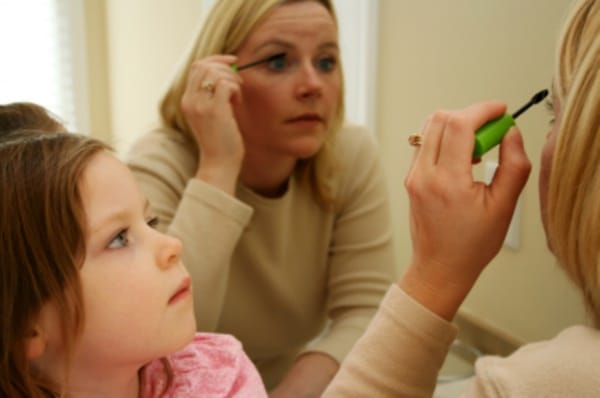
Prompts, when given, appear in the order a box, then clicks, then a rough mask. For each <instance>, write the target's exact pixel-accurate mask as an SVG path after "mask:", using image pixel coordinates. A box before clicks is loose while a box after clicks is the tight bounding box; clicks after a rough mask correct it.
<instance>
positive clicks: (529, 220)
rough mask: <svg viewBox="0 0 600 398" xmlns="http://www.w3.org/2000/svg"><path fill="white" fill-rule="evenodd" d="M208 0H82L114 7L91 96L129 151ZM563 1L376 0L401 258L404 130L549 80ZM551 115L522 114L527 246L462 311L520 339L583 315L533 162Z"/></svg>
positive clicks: (507, 256)
mask: <svg viewBox="0 0 600 398" xmlns="http://www.w3.org/2000/svg"><path fill="white" fill-rule="evenodd" d="M365 1H368V0H365ZM201 3H202V2H201V1H200V0H178V1H177V4H176V5H175V4H174V3H173V2H165V1H162V0H128V1H119V0H98V2H87V3H86V4H93V5H91V7H93V8H94V9H95V11H94V12H93V13H90V12H89V10H88V16H89V17H90V18H93V19H94V18H95V19H98V18H102V17H103V16H106V20H105V23H104V25H103V24H102V23H100V22H98V21H96V22H95V25H94V26H96V27H95V30H94V31H93V32H95V33H94V34H95V36H94V37H95V39H94V42H93V43H91V45H92V46H100V51H101V53H100V54H102V48H104V52H105V54H104V55H103V56H102V55H100V56H99V58H98V59H96V60H95V61H94V63H97V65H95V71H92V72H91V73H92V79H94V78H97V79H98V80H97V81H95V83H93V84H94V87H95V91H93V92H92V95H94V94H93V93H94V92H95V93H96V94H97V95H99V97H98V98H96V100H95V101H94V102H93V103H92V105H93V106H95V108H94V109H92V120H93V121H94V120H95V124H94V126H93V129H94V131H105V130H106V129H108V130H109V132H110V133H111V134H112V136H113V137H116V145H117V147H118V148H119V149H120V150H121V151H124V150H125V149H126V148H127V147H128V146H129V145H130V143H131V142H132V140H134V139H135V137H136V136H137V135H139V134H141V133H143V132H144V131H146V130H147V129H148V127H149V126H150V125H151V124H152V123H153V122H154V121H155V120H156V118H157V111H156V109H157V105H158V100H159V98H160V95H161V94H162V93H163V91H164V89H165V85H166V84H167V82H168V81H169V80H170V77H171V76H172V74H173V73H174V72H175V68H176V65H177V64H178V62H179V61H180V60H181V58H180V57H181V54H182V53H183V51H184V49H185V48H187V46H189V44H190V43H189V40H190V38H192V37H193V35H194V32H195V30H196V29H197V26H198V24H199V22H200V17H201V10H200V7H201ZM566 3H567V2H565V1H564V0H528V1H523V0H503V1H497V0H454V1H444V0H436V1H432V0H424V1H398V0H380V18H381V19H380V29H379V32H380V46H379V49H378V53H379V60H378V61H379V76H378V79H377V80H378V82H379V83H378V85H379V86H378V107H379V109H378V114H377V122H376V124H377V126H379V131H378V137H379V139H380V141H381V144H382V145H381V148H382V156H383V160H384V164H385V167H386V171H387V173H388V176H389V180H390V190H391V195H392V200H393V204H394V209H393V210H394V225H395V229H396V237H397V244H396V246H397V252H398V258H399V260H400V266H402V265H403V264H405V263H406V262H407V260H408V258H409V256H410V243H409V241H410V240H409V232H408V223H407V212H408V210H407V200H406V196H405V192H404V187H403V178H404V175H405V173H406V171H407V168H408V163H409V159H410V157H411V149H410V147H409V146H408V145H407V144H406V138H407V136H408V134H409V133H411V132H415V131H418V130H419V129H420V127H421V125H422V121H423V120H424V118H425V117H426V116H427V115H428V114H429V113H430V112H431V111H432V110H434V109H436V108H454V107H462V106H464V105H466V104H468V103H470V102H473V101H476V100H481V99H491V98H496V99H502V100H504V101H506V102H507V103H508V105H509V109H513V110H514V109H515V108H516V107H518V106H520V105H521V104H523V103H524V102H525V101H526V100H528V99H529V98H530V97H531V95H533V93H534V92H536V91H537V90H539V89H541V88H543V87H548V85H549V82H550V80H551V76H552V69H551V68H552V63H553V53H554V42H555V38H556V36H557V29H558V26H559V25H560V22H561V17H562V15H563V13H564V10H565V7H566ZM103 29H105V33H104V36H105V40H102V36H103V34H102V33H103ZM103 46H105V47H103ZM91 50H92V51H91V52H92V53H93V52H94V51H97V49H96V48H91ZM102 57H104V60H102V59H101V58H102ZM103 65H104V66H103ZM103 79H104V80H103ZM548 120H549V115H548V113H547V112H546V111H545V110H544V109H543V106H538V107H536V108H534V109H532V110H530V111H529V112H528V113H526V114H525V115H523V116H522V117H521V118H520V119H519V125H520V127H521V129H522V131H523V132H524V135H525V145H526V147H527V149H528V151H529V154H530V156H531V158H532V161H533V163H534V168H533V172H532V175H531V178H530V182H529V184H528V187H527V189H526V191H525V192H524V194H523V196H522V198H521V201H522V202H521V234H522V236H521V249H520V250H519V251H516V252H515V251H511V250H503V251H502V252H501V254H500V255H499V256H498V258H497V259H496V260H494V262H493V264H492V265H491V266H490V267H489V268H488V269H487V270H486V271H485V272H484V274H483V275H482V277H481V280H480V281H479V283H478V285H477V287H476V288H475V290H474V291H473V292H472V294H471V295H470V296H469V298H468V299H467V301H466V303H465V304H464V306H463V311H467V312H469V313H471V314H474V315H475V316H477V317H480V318H481V319H484V320H485V321H487V322H489V323H491V324H493V325H494V326H496V327H498V328H500V329H503V330H505V331H508V332H509V333H511V334H513V335H514V336H515V337H517V338H520V339H523V340H534V339H540V338H546V337H549V336H551V335H553V334H554V333H556V332H557V331H558V330H559V329H560V328H562V327H563V326H565V325H568V324H570V323H573V322H578V321H581V319H582V318H583V315H582V311H581V306H580V302H579V298H578V297H577V296H576V295H575V293H574V289H572V288H571V286H570V285H569V284H568V283H567V282H566V281H565V279H564V277H563V276H562V274H561V273H560V272H559V271H558V270H557V267H556V266H555V265H554V262H553V259H552V257H551V256H550V255H549V254H548V252H547V250H546V247H545V240H544V237H543V230H542V226H541V223H540V221H539V208H538V197H537V176H538V170H539V168H538V164H537V163H538V157H539V153H540V149H541V146H542V145H543V142H544V137H545V134H546V130H547V128H548ZM93 123H94V122H93ZM489 156H491V157H494V156H495V152H494V153H493V154H491V155H489ZM476 173H480V170H476Z"/></svg>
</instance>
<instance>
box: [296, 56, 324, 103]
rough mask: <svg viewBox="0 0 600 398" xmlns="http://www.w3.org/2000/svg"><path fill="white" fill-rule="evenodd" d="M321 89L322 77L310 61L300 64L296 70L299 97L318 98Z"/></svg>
mask: <svg viewBox="0 0 600 398" xmlns="http://www.w3.org/2000/svg"><path fill="white" fill-rule="evenodd" d="M322 91H323V81H322V77H321V76H320V75H319V73H318V71H317V69H316V68H315V66H314V65H313V64H312V63H307V64H305V65H302V67H301V68H300V69H299V71H298V90H297V94H298V97H299V98H300V99H311V98H318V97H320V96H321V94H322Z"/></svg>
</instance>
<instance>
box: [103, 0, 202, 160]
mask: <svg viewBox="0 0 600 398" xmlns="http://www.w3.org/2000/svg"><path fill="white" fill-rule="evenodd" d="M104 1H105V2H106V18H107V19H106V20H107V42H108V59H109V63H108V75H109V76H110V84H109V89H110V117H111V121H112V123H111V131H112V134H113V139H114V145H115V147H116V148H118V150H119V151H120V152H121V153H123V152H125V151H126V150H127V148H129V146H130V145H131V143H132V142H133V141H134V140H135V138H136V137H138V136H139V135H140V134H143V133H144V132H146V131H148V129H149V128H151V126H152V125H153V124H154V123H155V121H156V120H158V103H159V100H160V98H161V96H162V94H163V93H164V91H165V89H166V87H167V84H168V82H170V80H171V77H172V76H173V75H174V74H175V72H176V70H177V66H178V64H179V62H180V61H181V60H182V54H183V53H184V51H185V49H186V48H188V46H189V45H191V44H190V40H191V39H192V38H193V36H194V32H195V31H196V29H197V27H198V26H199V24H200V22H201V16H202V14H201V13H202V8H201V6H202V2H201V1H200V0H177V1H176V2H172V1H164V0H127V1H121V0H104Z"/></svg>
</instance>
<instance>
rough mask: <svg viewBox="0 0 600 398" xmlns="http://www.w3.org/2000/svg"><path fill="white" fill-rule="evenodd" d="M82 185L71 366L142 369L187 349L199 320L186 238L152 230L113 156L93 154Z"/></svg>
mask: <svg viewBox="0 0 600 398" xmlns="http://www.w3.org/2000/svg"><path fill="white" fill-rule="evenodd" d="M80 189H81V195H82V200H83V205H84V209H85V212H86V217H87V225H86V229H87V231H86V256H85V261H84V263H83V267H82V268H81V270H80V277H81V284H82V290H83V298H84V311H85V320H84V328H83V333H82V336H81V340H80V342H79V344H78V345H77V346H76V348H75V358H74V363H73V367H72V368H73V371H74V372H76V374H77V375H81V374H82V373H80V372H83V373H85V372H90V371H91V372H94V371H95V372H98V371H99V370H101V369H104V370H105V371H106V370H108V369H113V370H114V369H119V368H125V367H131V368H135V367H140V366H142V365H144V364H145V363H147V362H148V361H150V360H153V359H156V358H160V357H162V356H164V355H166V354H169V353H172V352H174V351H177V350H178V349H180V348H182V347H183V346H185V345H186V344H187V343H188V342H190V341H191V339H192V338H193V335H194V333H195V329H196V324H195V319H194V313H193V301H192V295H191V286H190V278H189V276H188V272H187V271H186V269H185V268H184V266H183V264H182V262H181V250H182V247H181V242H180V241H179V240H177V239H175V238H172V237H169V236H167V235H164V234H162V233H160V232H158V231H156V230H155V228H154V226H155V224H156V219H155V218H153V217H152V215H151V213H150V210H149V207H148V202H147V201H146V199H145V198H144V196H143V195H142V194H141V192H140V191H139V189H138V188H137V185H136V183H135V181H134V179H133V176H132V174H131V173H130V171H129V170H128V168H127V167H126V166H125V165H124V164H123V163H121V162H120V161H119V160H117V159H116V158H115V157H113V156H112V155H110V154H108V153H99V154H97V155H95V157H94V158H92V160H91V162H90V163H89V165H88V166H87V167H86V169H85V171H84V174H83V176H82V181H81V182H80ZM57 233H59V232H57ZM50 337H52V336H50ZM54 338H55V339H57V341H60V337H59V336H54ZM58 344H59V343H58ZM89 374H93V373H89ZM73 379H74V380H76V378H75V377H74V378H73Z"/></svg>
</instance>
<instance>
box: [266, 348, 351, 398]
mask: <svg viewBox="0 0 600 398" xmlns="http://www.w3.org/2000/svg"><path fill="white" fill-rule="evenodd" d="M338 368H339V364H338V362H337V361H336V360H335V359H333V358H332V357H330V356H329V355H327V354H323V353H318V352H309V353H306V354H304V355H302V356H300V357H299V358H298V360H297V361H296V362H295V363H294V365H293V366H292V368H291V369H290V371H289V372H288V373H287V374H286V376H285V377H284V379H283V380H282V381H281V383H279V385H278V386H277V387H276V388H275V389H273V390H272V391H270V392H269V397H271V398H284V397H289V398H292V397H293V398H317V397H320V396H321V394H322V393H323V391H324V390H325V388H326V387H327V385H328V384H329V382H330V381H331V379H332V378H333V377H334V376H335V373H336V372H337V370H338Z"/></svg>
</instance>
